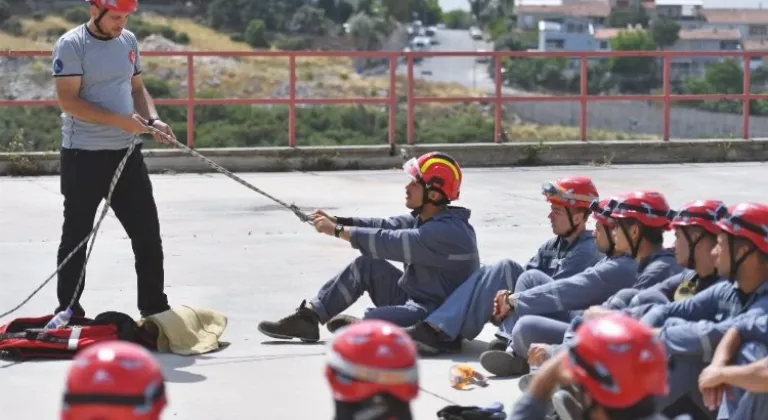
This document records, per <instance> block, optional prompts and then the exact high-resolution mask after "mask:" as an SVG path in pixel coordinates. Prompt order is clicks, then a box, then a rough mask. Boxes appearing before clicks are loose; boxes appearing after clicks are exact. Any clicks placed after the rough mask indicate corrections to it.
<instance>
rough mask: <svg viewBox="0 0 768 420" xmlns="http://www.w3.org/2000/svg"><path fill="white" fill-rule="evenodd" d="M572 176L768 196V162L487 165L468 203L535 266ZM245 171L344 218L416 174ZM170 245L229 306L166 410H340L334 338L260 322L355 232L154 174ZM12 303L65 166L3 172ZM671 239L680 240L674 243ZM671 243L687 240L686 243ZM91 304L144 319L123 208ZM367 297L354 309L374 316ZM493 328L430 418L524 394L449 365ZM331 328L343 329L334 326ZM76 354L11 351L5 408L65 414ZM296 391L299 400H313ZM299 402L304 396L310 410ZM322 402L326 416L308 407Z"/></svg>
mask: <svg viewBox="0 0 768 420" xmlns="http://www.w3.org/2000/svg"><path fill="white" fill-rule="evenodd" d="M566 174H586V175H589V176H592V177H593V179H594V181H595V183H596V185H597V186H598V188H599V189H600V192H601V193H602V194H603V195H610V194H615V193H620V192H623V191H626V190H629V189H639V188H643V189H651V188H659V189H661V191H662V192H663V193H664V194H666V195H667V198H668V200H669V202H670V204H671V205H672V206H679V205H680V204H682V203H683V202H684V201H687V200H691V199H697V198H719V199H722V200H724V201H726V202H727V203H734V202H736V201H740V200H760V199H764V198H765V197H766V196H768V184H766V183H765V182H759V181H758V180H760V179H768V166H766V165H765V164H738V165H731V164H722V165H674V166H636V167H559V168H519V169H477V170H475V169H472V170H467V171H466V178H465V184H464V188H463V191H462V200H461V201H460V202H457V203H456V204H461V205H465V206H468V207H470V208H472V209H473V211H474V212H473V217H472V219H471V220H472V221H473V222H474V225H475V227H476V229H477V233H478V238H479V243H480V247H481V252H482V259H483V260H484V261H485V262H492V261H495V260H498V259H500V258H502V257H512V258H515V259H516V260H518V261H520V262H523V261H525V260H526V259H527V258H529V256H530V255H532V254H533V253H534V252H535V250H536V248H537V247H538V246H539V244H540V243H541V242H543V241H544V240H545V239H547V237H548V236H549V235H550V234H551V232H550V230H549V226H548V222H547V217H546V215H547V205H546V204H545V202H544V201H543V199H542V198H541V196H540V194H539V186H540V185H541V183H542V182H545V181H548V180H552V179H554V178H556V177H558V176H562V175H566ZM243 177H244V178H245V179H246V180H248V181H249V182H252V183H253V184H254V185H256V186H258V187H260V188H263V189H266V190H267V191H268V192H269V193H272V194H274V195H275V196H278V197H279V198H281V199H283V200H285V201H288V202H292V201H293V202H296V203H297V204H299V205H300V206H302V207H304V208H307V209H312V208H324V209H326V210H328V211H329V212H330V213H332V214H337V215H355V214H357V215H378V216H385V215H391V214H399V213H401V212H402V211H403V207H402V203H403V195H404V194H403V186H404V184H405V182H406V178H405V175H403V174H402V173H401V172H399V171H396V170H392V171H377V172H323V173H262V174H244V175H243ZM152 179H153V181H154V187H155V192H156V197H157V201H158V205H159V209H160V215H161V219H162V231H163V236H164V237H163V239H164V246H165V250H166V274H167V278H166V284H167V292H168V294H169V296H170V298H171V301H172V302H171V303H172V305H181V304H185V305H196V306H203V307H209V308H213V309H216V310H219V311H221V312H223V313H224V314H226V315H227V316H228V317H229V326H228V329H227V331H226V332H225V334H224V337H223V339H224V340H226V341H229V342H231V343H232V345H231V346H230V347H229V348H227V349H226V350H224V351H222V352H219V353H214V354H209V355H205V356H200V357H180V356H173V355H161V356H160V360H161V362H162V364H163V367H164V371H165V374H166V377H167V380H168V382H169V383H170V384H169V388H168V392H169V398H170V406H169V408H168V410H167V414H166V416H164V418H168V419H170V418H177V419H184V420H196V419H201V420H202V419H205V420H217V419H222V420H223V419H227V420H235V419H253V418H269V419H270V420H281V419H286V420H287V419H291V420H293V419H296V418H308V417H311V418H313V419H330V418H332V405H331V397H330V393H329V390H328V388H327V386H326V383H325V379H324V377H323V375H322V371H323V356H322V354H323V351H324V347H323V346H322V345H301V344H297V343H280V342H275V341H273V340H271V339H269V338H267V337H265V336H263V335H261V334H260V333H259V332H258V331H257V330H256V324H257V323H258V322H259V321H261V320H264V319H277V318H280V317H282V316H285V315H287V314H289V313H291V312H292V311H293V310H294V308H296V306H297V305H298V304H299V303H300V302H301V300H302V299H305V298H310V297H311V296H312V295H313V293H314V292H315V291H316V289H317V288H318V287H319V286H320V285H321V284H322V283H323V281H325V280H326V279H327V278H329V277H330V276H332V275H333V274H334V273H335V272H336V271H337V270H339V269H340V268H341V267H342V266H343V265H344V264H346V263H347V262H348V261H350V260H351V259H353V258H354V257H355V256H356V255H357V254H356V252H355V251H354V250H352V249H351V248H350V247H349V246H348V245H346V244H345V243H344V242H342V241H340V240H337V239H335V238H333V237H328V236H324V235H320V234H317V233H315V231H314V230H312V229H311V228H310V227H309V226H308V225H303V224H301V223H298V221H297V219H296V218H295V216H293V215H292V214H291V213H289V212H287V211H283V210H282V209H281V208H278V207H276V206H275V205H274V204H273V203H272V202H270V201H268V200H267V199H266V198H264V197H262V196H260V195H257V194H254V193H253V192H251V191H249V190H248V189H246V188H244V187H243V186H241V185H239V184H237V183H235V182H232V181H231V180H229V179H227V178H225V177H223V176H220V175H176V176H174V175H163V176H161V175H156V176H153V178H152ZM0 197H2V199H0V262H1V263H0V279H2V284H3V286H4V287H3V289H4V290H3V293H0V312H4V311H6V310H7V309H10V308H11V307H12V306H14V305H16V304H17V303H19V302H20V301H21V300H22V299H23V298H24V297H26V296H27V295H28V294H29V293H30V292H31V291H32V290H34V288H36V287H37V286H38V285H39V284H40V283H41V282H42V281H43V280H44V279H46V278H47V277H48V276H49V275H50V274H51V273H52V272H53V270H54V269H55V258H56V257H55V255H56V249H57V246H58V239H59V231H60V227H61V217H62V216H61V204H62V199H61V196H60V195H59V194H58V179H57V178H56V177H37V178H0ZM669 239H670V240H671V237H670V238H669ZM670 243H671V242H670ZM88 267H89V269H88V281H87V289H86V292H85V296H84V298H83V304H84V306H85V308H86V310H87V311H88V313H89V315H91V316H95V315H96V314H98V313H101V312H103V311H107V310H116V311H122V312H125V313H128V314H131V315H133V316H138V313H137V310H136V308H135V280H134V278H135V275H134V268H133V256H132V252H131V247H130V242H129V241H128V240H127V238H126V235H125V234H124V232H123V231H122V228H121V226H120V225H119V223H118V222H117V221H116V219H115V218H114V217H113V216H112V214H111V213H110V215H109V216H108V219H107V220H106V221H105V222H104V224H103V225H102V230H101V232H100V233H99V236H98V238H97V239H96V245H95V250H94V252H93V254H92V256H91V262H90V263H89V265H88ZM53 283H55V282H52V284H49V285H48V286H47V287H45V288H44V289H43V290H42V291H41V293H40V294H39V295H37V296H36V297H35V298H33V299H32V300H31V301H30V302H29V303H28V304H27V305H26V306H24V307H23V308H21V309H20V310H19V311H18V312H16V313H14V314H13V315H11V316H10V317H6V318H5V319H2V320H0V322H2V323H5V322H8V321H9V319H10V318H12V317H20V316H39V315H43V314H46V313H49V311H51V310H52V309H53V307H54V306H55V285H54V284H53ZM369 304H370V301H369V300H368V299H367V297H364V298H363V299H361V300H360V301H359V302H358V303H357V304H356V305H355V306H354V307H352V308H351V309H350V312H351V313H352V314H357V315H360V314H362V311H363V310H364V308H365V307H366V306H367V305H369ZM492 334H493V328H492V327H491V326H490V325H489V326H488V327H487V328H486V330H485V331H484V332H483V334H482V336H481V337H480V339H479V340H476V341H475V342H472V343H469V344H467V345H466V348H467V351H466V354H462V355H460V356H454V357H449V358H442V359H431V360H429V359H428V360H422V361H420V369H421V378H422V385H423V390H424V392H422V393H421V394H420V396H419V397H418V399H417V400H416V401H415V403H414V410H415V414H416V418H420V419H428V418H435V413H436V412H437V410H439V409H440V408H442V407H444V406H445V405H447V404H450V403H458V404H462V405H473V404H486V403H490V402H492V401H495V400H499V401H502V402H503V403H504V404H505V405H506V409H507V410H509V407H510V405H511V404H512V403H514V401H515V400H516V399H517V398H518V397H519V394H520V393H519V391H518V388H517V383H516V382H517V381H516V380H494V381H492V382H491V385H490V386H489V387H487V388H484V389H475V390H471V391H457V390H453V389H451V388H450V386H449V384H448V368H449V366H450V365H451V364H452V363H455V362H457V361H468V362H469V363H471V364H472V365H473V366H476V367H478V368H479V363H477V358H478V356H479V354H480V352H481V351H482V350H483V349H484V345H485V344H486V343H487V342H488V341H489V340H490V339H491V337H492ZM321 335H322V338H323V339H328V338H329V337H330V334H329V333H328V332H327V331H326V330H323V331H322V333H321ZM68 365H69V362H35V363H32V362H30V363H22V364H17V365H11V364H8V363H7V362H0V386H1V387H2V390H3V392H2V393H0V406H2V407H3V417H4V418H12V419H22V418H23V419H41V420H42V419H54V418H57V410H58V409H59V407H60V402H59V398H60V392H61V390H62V384H63V381H64V375H65V372H66V369H67V367H68ZM296 402H299V403H298V404H297V403H296ZM294 404H297V405H295V406H294ZM310 410H311V414H308V413H309V412H310Z"/></svg>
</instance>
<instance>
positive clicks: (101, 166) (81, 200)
mask: <svg viewBox="0 0 768 420" xmlns="http://www.w3.org/2000/svg"><path fill="white" fill-rule="evenodd" d="M127 151H128V150H127V149H123V150H98V151H90V150H79V149H62V151H61V160H60V173H61V194H62V195H63V196H64V224H63V226H62V232H61V242H60V244H59V251H58V258H57V265H58V264H61V262H62V261H63V260H64V258H66V257H67V255H69V254H70V252H72V250H73V249H74V248H75V247H76V246H77V244H79V243H80V241H82V240H83V238H85V237H86V236H87V235H88V233H89V232H90V231H91V229H93V225H94V222H95V218H96V211H97V210H98V207H99V204H100V203H101V200H102V199H105V198H106V197H107V193H108V192H109V185H110V182H111V181H112V177H113V176H114V173H115V170H116V169H117V166H118V164H119V163H120V161H121V160H122V158H123V157H124V156H125V153H126V152H127ZM111 207H112V211H114V213H115V216H117V219H118V220H119V221H120V223H121V224H122V225H123V228H124V229H125V233H126V234H127V235H128V237H129V238H130V239H131V246H132V248H133V254H134V256H135V268H136V276H137V283H138V308H139V311H140V312H141V314H142V316H149V315H152V314H155V313H159V312H162V311H165V310H167V309H169V307H168V297H167V296H166V295H165V293H164V292H163V289H164V283H165V280H164V271H163V245H162V240H161V238H160V222H159V220H158V215H157V207H156V205H155V199H154V196H153V195H152V183H151V181H150V179H149V173H148V171H147V166H146V164H145V163H144V158H143V156H142V154H141V145H137V146H136V148H135V149H134V151H133V152H132V154H131V156H130V157H129V158H128V161H127V162H126V165H125V168H124V169H123V172H122V174H121V175H120V178H119V180H118V182H117V184H116V186H115V190H114V192H113V193H112V202H111ZM97 243H98V242H97ZM87 247H88V244H86V245H84V246H83V247H82V248H80V250H79V251H78V252H77V253H76V254H75V255H74V256H73V257H72V258H71V259H70V260H69V262H67V264H65V265H64V267H62V269H61V271H60V272H59V274H58V287H57V294H58V300H59V306H58V308H57V309H56V312H59V311H61V310H63V309H64V308H66V307H67V306H68V305H69V303H70V301H71V300H72V296H73V294H74V293H75V289H76V287H77V283H78V280H79V279H80V273H81V271H82V269H83V264H84V262H85V255H86V251H87V250H86V248H87ZM84 288H85V284H83V285H82V287H81V288H80V290H79V291H78V296H77V299H76V300H75V302H76V304H75V306H74V307H73V309H74V312H75V313H76V314H78V315H82V314H83V313H84V310H83V308H82V306H81V305H80V303H79V300H80V296H81V295H82V292H83V289H84Z"/></svg>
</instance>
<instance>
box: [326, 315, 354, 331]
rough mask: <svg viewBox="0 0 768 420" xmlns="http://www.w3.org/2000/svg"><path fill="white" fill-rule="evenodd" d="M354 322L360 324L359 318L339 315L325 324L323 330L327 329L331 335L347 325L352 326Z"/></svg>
mask: <svg viewBox="0 0 768 420" xmlns="http://www.w3.org/2000/svg"><path fill="white" fill-rule="evenodd" d="M356 322H360V318H358V317H356V316H352V315H344V314H339V315H336V316H335V317H333V318H331V319H330V320H329V321H328V322H326V323H325V328H328V331H330V332H331V333H335V332H336V330H338V329H339V328H344V327H346V326H347V325H352V324H354V323H356Z"/></svg>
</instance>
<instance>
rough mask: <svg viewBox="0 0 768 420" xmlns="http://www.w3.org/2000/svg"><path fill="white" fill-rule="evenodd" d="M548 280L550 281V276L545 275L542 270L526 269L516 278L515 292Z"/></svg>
mask: <svg viewBox="0 0 768 420" xmlns="http://www.w3.org/2000/svg"><path fill="white" fill-rule="evenodd" d="M550 281H552V278H551V277H549V276H547V275H546V274H545V273H544V272H541V271H539V270H535V269H534V270H526V271H524V272H523V273H522V274H520V277H518V278H517V284H516V285H515V292H521V291H524V290H528V289H531V288H534V287H536V286H539V285H542V284H546V283H549V282H550Z"/></svg>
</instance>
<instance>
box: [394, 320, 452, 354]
mask: <svg viewBox="0 0 768 420" xmlns="http://www.w3.org/2000/svg"><path fill="white" fill-rule="evenodd" d="M405 331H406V332H408V334H409V335H410V336H411V338H412V339H413V342H414V343H415V344H416V348H417V349H418V350H419V353H421V354H427V355H438V354H442V353H461V338H457V339H456V340H448V338H447V337H446V336H444V335H443V334H442V333H441V332H440V331H437V330H436V329H434V328H432V326H430V325H429V323H426V322H419V323H417V324H416V325H414V326H412V327H408V328H406V329H405Z"/></svg>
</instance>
